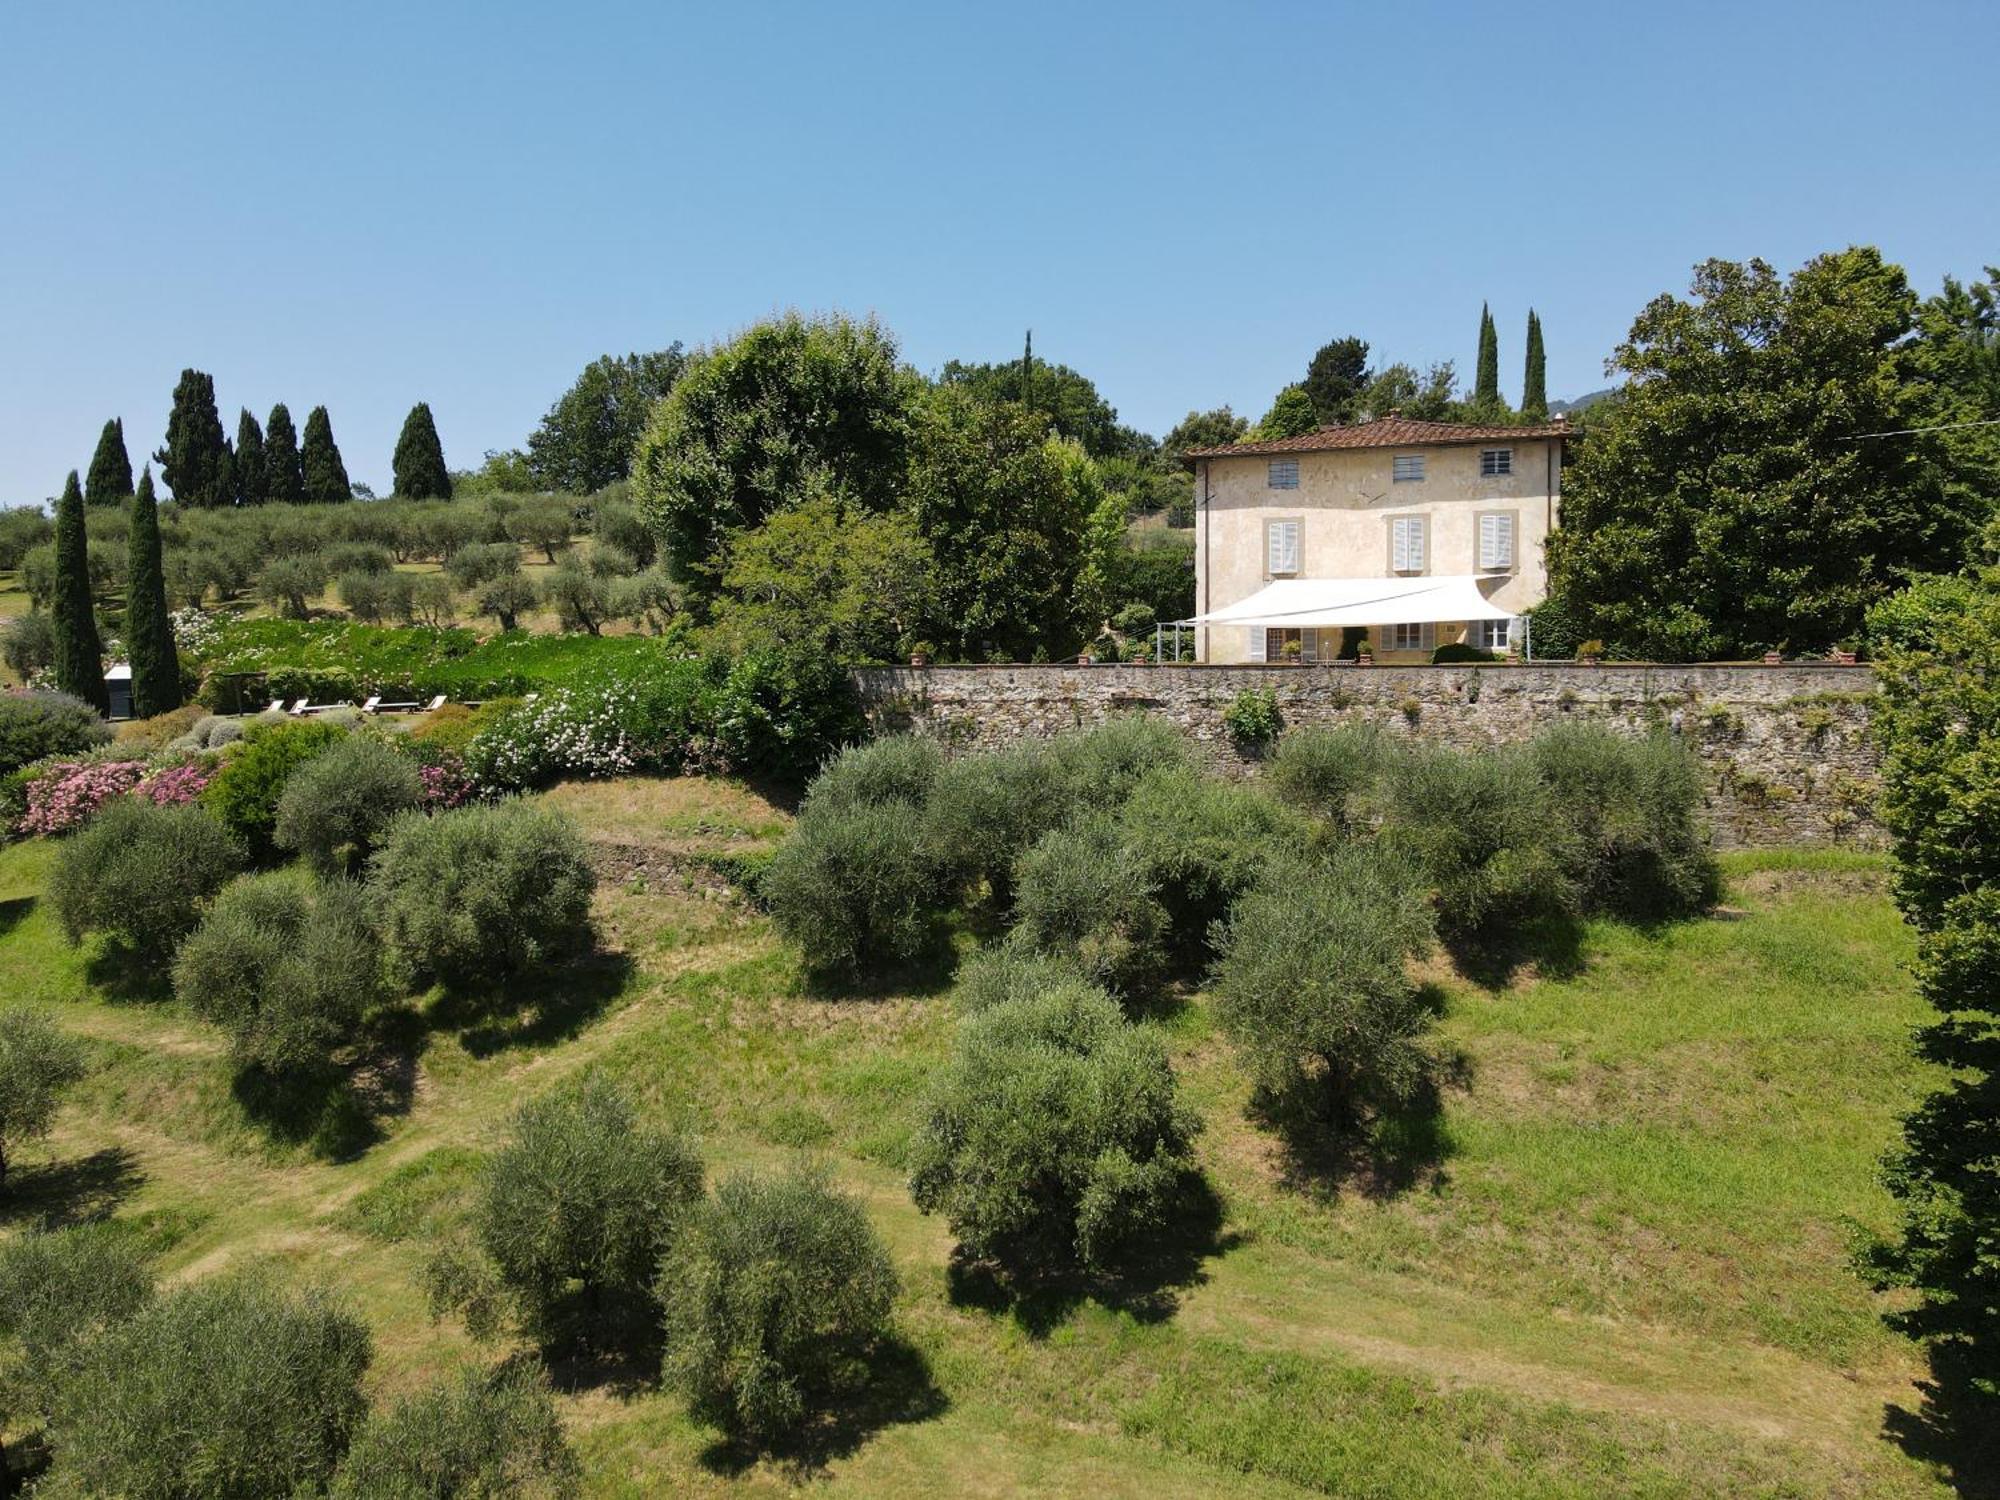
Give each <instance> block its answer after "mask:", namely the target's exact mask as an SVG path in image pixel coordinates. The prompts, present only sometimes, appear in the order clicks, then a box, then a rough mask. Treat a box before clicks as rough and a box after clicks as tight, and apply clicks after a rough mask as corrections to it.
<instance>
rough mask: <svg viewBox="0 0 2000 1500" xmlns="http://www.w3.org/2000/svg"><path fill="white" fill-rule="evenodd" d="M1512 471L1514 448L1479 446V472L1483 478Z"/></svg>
mask: <svg viewBox="0 0 2000 1500" xmlns="http://www.w3.org/2000/svg"><path fill="white" fill-rule="evenodd" d="M1513 472H1514V450H1513V449H1512V448H1481V449H1480V450H1479V473H1480V477H1481V478H1483V479H1492V478H1494V477H1495V476H1497V475H1501V474H1511V473H1513Z"/></svg>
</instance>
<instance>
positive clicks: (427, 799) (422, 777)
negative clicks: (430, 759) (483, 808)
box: [417, 752, 476, 812]
mask: <svg viewBox="0 0 2000 1500" xmlns="http://www.w3.org/2000/svg"><path fill="white" fill-rule="evenodd" d="M417 780H418V781H419V782H420V783H421V784H422V787H423V791H422V794H421V797H420V803H421V805H422V806H423V808H424V809H425V810H426V811H428V812H438V811H440V810H442V809H444V808H447V807H463V806H464V805H465V804H466V803H468V802H470V801H471V800H472V797H473V793H474V791H475V790H476V788H475V787H474V786H473V784H472V777H471V776H470V775H468V774H467V773H466V769H465V762H464V761H462V760H460V759H459V758H458V757H457V756H456V755H452V754H450V753H449V752H446V753H445V754H442V755H440V756H439V757H438V758H437V760H436V761H435V762H434V763H433V764H431V765H425V766H419V767H417Z"/></svg>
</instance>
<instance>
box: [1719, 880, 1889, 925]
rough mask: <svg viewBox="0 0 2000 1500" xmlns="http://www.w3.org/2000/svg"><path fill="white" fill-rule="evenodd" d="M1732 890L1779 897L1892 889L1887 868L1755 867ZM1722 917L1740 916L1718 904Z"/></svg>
mask: <svg viewBox="0 0 2000 1500" xmlns="http://www.w3.org/2000/svg"><path fill="white" fill-rule="evenodd" d="M1730 884H1731V886H1732V887H1733V889H1734V890H1735V891H1736V892H1737V893H1739V894H1741V895H1744V896H1756V897H1760V898H1769V899H1776V898H1778V897H1783V896H1797V895H1824V896H1881V895H1885V894H1887V892H1888V890H1889V872H1888V871H1886V870H1752V871H1751V872H1750V873H1749V874H1747V875H1742V876H1739V877H1738V878H1737V879H1735V880H1734V881H1732V882H1731V883H1730ZM1715 915H1717V916H1719V917H1725V918H1728V917H1734V916H1740V915H1741V913H1740V912H1739V911H1738V910H1737V909H1736V908H1733V907H1728V906H1719V907H1717V908H1716V909H1715Z"/></svg>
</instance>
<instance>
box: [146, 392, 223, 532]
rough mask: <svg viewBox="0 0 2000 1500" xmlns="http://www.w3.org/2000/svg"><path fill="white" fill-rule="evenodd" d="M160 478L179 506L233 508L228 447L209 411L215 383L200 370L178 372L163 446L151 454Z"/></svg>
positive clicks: (218, 421)
mask: <svg viewBox="0 0 2000 1500" xmlns="http://www.w3.org/2000/svg"><path fill="white" fill-rule="evenodd" d="M153 461H154V462H155V463H157V464H158V465H159V466H160V477H161V478H162V479H164V480H166V482H167V485H168V487H169V488H171V489H172V490H173V492H174V499H176V500H178V501H179V502H180V503H181V504H182V505H202V506H214V505H233V504H234V503H235V501H236V493H235V489H234V485H233V482H232V480H231V478H230V474H229V444H228V442H227V441H226V440H225V439H224V438H223V436H222V418H221V417H219V416H217V415H216V411H215V379H214V377H213V376H210V375H204V374H203V373H202V372H201V371H200V370H183V371H181V378H180V382H179V383H178V384H177V385H175V387H174V409H173V412H172V414H171V415H170V416H169V417H168V418H167V446H166V447H164V448H162V449H160V451H159V452H157V453H155V454H154V455H153Z"/></svg>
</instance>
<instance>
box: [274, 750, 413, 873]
mask: <svg viewBox="0 0 2000 1500" xmlns="http://www.w3.org/2000/svg"><path fill="white" fill-rule="evenodd" d="M422 797H423V783H422V781H421V780H420V779H419V778H418V775H417V766H416V762H415V761H414V760H412V759H411V758H410V757H409V756H407V755H405V754H402V753H401V752H399V751H398V750H396V749H395V748H394V747H392V746H390V745H388V744H385V743H384V742H383V741H381V740H379V739H376V738H375V737H374V736H373V735H366V734H350V735H349V736H347V738H346V739H344V740H341V741H340V742H339V743H337V744H335V745H332V746H330V747H329V748H327V749H326V750H324V751H323V752H321V753H320V754H318V755H315V756H314V757H313V758H312V759H311V760H309V761H306V762H305V763H304V764H303V765H301V766H300V767H299V768H298V770H296V771H295V772H293V773H292V776H291V778H290V779H289V780H288V781H287V782H286V783H285V790H284V793H283V794H282V795H281V796H280V797H279V798H278V816H277V820H276V823H275V825H274V826H273V829H272V838H273V841H274V842H275V843H276V844H277V846H278V847H279V848H280V849H293V850H297V851H298V852H299V853H301V854H303V855H305V857H306V859H307V861H308V862H309V863H310V864H311V865H312V867H313V869H314V870H315V871H317V872H318V873H319V874H321V875H323V876H328V877H331V876H336V875H354V874H358V873H359V872H360V871H361V869H362V867H363V866H364V865H366V864H367V862H368V857H369V855H371V854H372V853H374V851H375V847H376V845H377V844H378V843H379V842H380V840H381V837H382V834H383V832H384V830H386V829H387V828H388V826H389V824H390V823H391V822H392V821H394V819H395V818H396V816H397V815H398V814H399V813H402V812H406V811H408V810H409V809H411V808H413V807H415V806H416V805H417V804H418V802H419V801H420V800H422Z"/></svg>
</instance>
